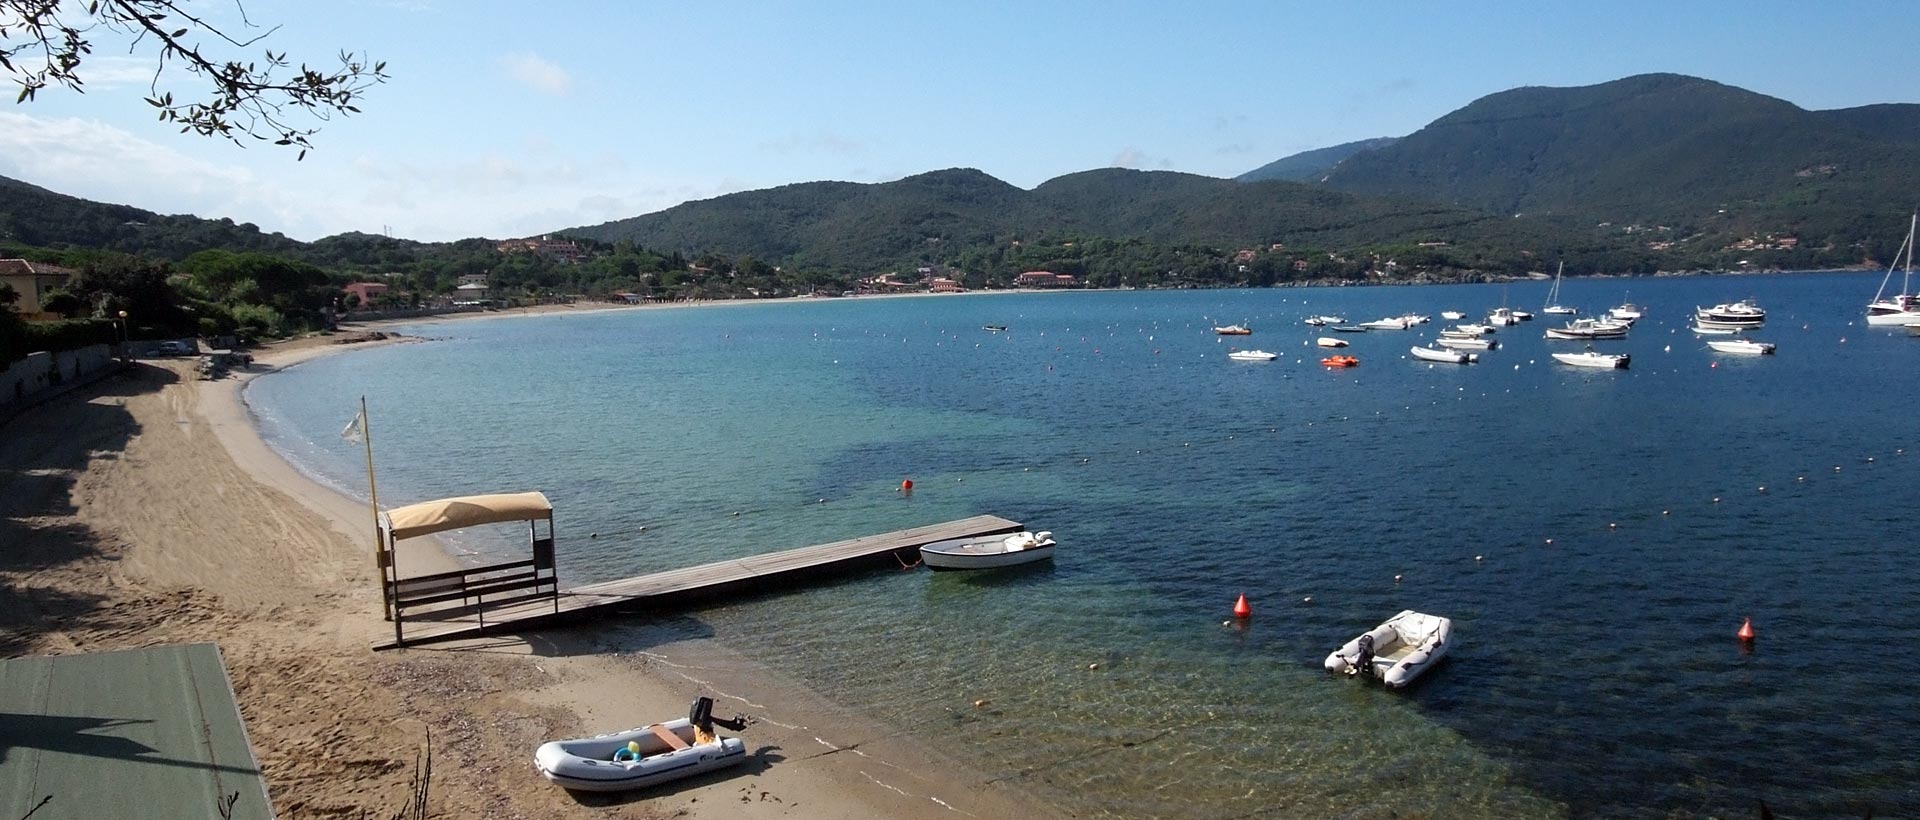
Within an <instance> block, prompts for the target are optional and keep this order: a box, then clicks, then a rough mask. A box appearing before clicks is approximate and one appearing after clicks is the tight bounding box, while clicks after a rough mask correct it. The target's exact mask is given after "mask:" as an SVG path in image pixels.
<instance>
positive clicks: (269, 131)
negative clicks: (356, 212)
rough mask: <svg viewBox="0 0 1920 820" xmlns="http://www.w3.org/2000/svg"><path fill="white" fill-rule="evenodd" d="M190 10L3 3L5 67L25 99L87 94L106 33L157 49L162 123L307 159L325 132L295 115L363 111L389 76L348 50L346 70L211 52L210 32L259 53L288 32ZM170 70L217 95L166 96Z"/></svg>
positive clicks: (0, 33)
mask: <svg viewBox="0 0 1920 820" xmlns="http://www.w3.org/2000/svg"><path fill="white" fill-rule="evenodd" d="M187 5H188V3H186V2H184V0H88V2H86V3H84V4H82V3H78V2H65V1H64V0H0V44H4V45H0V71H4V72H6V73H7V74H10V75H12V78H13V80H14V82H15V83H16V84H17V85H19V86H20V95H19V96H18V97H17V98H16V99H15V102H26V101H28V100H31V99H33V98H34V97H35V96H36V95H37V94H38V93H39V92H40V91H41V89H44V88H46V87H48V86H62V87H65V88H69V89H72V90H74V91H78V92H84V91H85V88H84V85H85V83H84V81H83V75H84V74H85V63H86V60H87V58H88V57H89V56H90V55H91V54H92V53H93V43H92V41H91V39H89V38H92V37H95V36H97V35H100V34H105V35H107V36H108V37H111V38H113V39H114V40H115V41H124V42H125V43H126V48H127V49H128V50H129V51H131V52H134V53H140V52H141V51H142V50H143V49H144V50H146V51H147V52H148V53H154V62H155V66H154V80H153V85H152V96H150V97H148V98H147V103H148V104H149V105H152V106H153V107H154V108H157V109H159V110H160V119H161V121H163V122H169V123H177V124H179V125H180V130H181V131H182V132H183V133H184V132H187V131H192V132H194V133H196V134H199V135H200V136H203V137H210V136H218V137H222V138H225V139H228V140H232V141H233V142H235V143H236V144H244V143H243V141H242V139H243V138H246V139H252V140H261V141H272V142H273V143H274V144H275V145H284V146H290V147H294V148H298V149H299V150H300V158H305V157H306V155H307V151H308V150H309V149H311V148H312V147H313V144H312V143H311V142H309V141H308V137H310V136H312V135H314V134H315V133H317V132H318V131H319V127H318V126H304V125H301V124H296V123H295V122H294V121H293V116H292V115H303V116H305V117H311V118H312V119H315V120H319V121H322V122H324V121H328V120H331V119H332V118H333V117H334V116H345V115H347V114H352V113H357V112H359V110H360V109H359V108H358V107H356V106H355V105H354V103H355V102H357V101H359V100H360V99H361V98H362V97H363V96H364V95H365V94H366V92H367V90H368V89H370V88H372V87H373V86H375V85H378V84H380V83H383V82H385V81H386V80H387V73H386V68H387V65H386V63H384V62H374V63H371V64H370V61H369V60H368V59H367V57H366V55H364V54H356V53H352V52H347V51H342V52H341V53H340V54H339V55H337V56H338V60H339V65H338V66H337V67H332V68H322V67H311V66H308V65H307V64H305V63H302V64H300V66H299V68H297V69H294V68H292V63H291V62H289V61H288V59H287V54H286V52H284V51H283V52H278V53H276V52H274V51H273V50H272V49H265V54H264V57H263V59H262V60H260V61H258V62H256V61H252V60H244V59H241V58H235V59H228V58H227V57H226V56H224V55H220V54H216V53H212V52H206V51H203V50H202V46H201V45H200V43H199V41H198V37H201V36H205V37H210V38H211V39H213V40H214V41H215V42H217V43H221V44H224V45H225V46H228V47H231V48H232V49H235V50H236V51H237V50H242V49H249V48H252V47H253V46H254V45H256V44H258V43H259V42H260V41H262V40H265V39H266V38H267V37H269V36H271V35H272V34H273V32H274V31H276V30H278V28H279V27H278V26H275V27H273V28H269V29H266V30H264V31H260V30H259V28H260V27H259V26H257V25H255V24H254V23H253V22H252V21H250V20H247V19H246V16H245V9H244V8H243V9H242V10H241V19H242V21H243V22H242V26H244V27H245V28H246V29H248V30H249V31H247V32H246V33H244V34H240V33H230V32H229V31H228V30H227V29H226V28H223V27H222V26H219V25H215V24H214V23H211V22H209V21H208V20H206V19H205V18H203V17H201V16H199V15H196V14H195V13H193V12H192V11H189V10H188V9H187V8H186V6H187ZM156 52H157V53H156ZM169 66H177V67H181V68H185V69H186V71H187V72H188V73H189V74H191V75H193V76H195V77H198V78H200V79H201V80H203V81H205V83H206V84H207V85H208V86H211V88H210V89H207V90H208V91H209V93H208V94H207V96H205V97H204V98H202V99H200V100H199V101H176V100H175V99H174V96H173V92H172V91H165V90H161V88H160V87H159V85H160V78H161V76H162V75H163V74H164V72H165V71H166V69H167V68H168V67H169Z"/></svg>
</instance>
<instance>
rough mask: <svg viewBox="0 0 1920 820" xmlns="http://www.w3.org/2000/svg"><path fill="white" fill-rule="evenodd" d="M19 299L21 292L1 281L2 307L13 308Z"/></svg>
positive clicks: (0, 302)
mask: <svg viewBox="0 0 1920 820" xmlns="http://www.w3.org/2000/svg"><path fill="white" fill-rule="evenodd" d="M19 301H20V292H19V291H16V290H14V289H13V286H12V285H9V284H7V283H5V282H0V307H4V308H7V309H8V310H12V309H13V306H14V304H15V303H16V302H19Z"/></svg>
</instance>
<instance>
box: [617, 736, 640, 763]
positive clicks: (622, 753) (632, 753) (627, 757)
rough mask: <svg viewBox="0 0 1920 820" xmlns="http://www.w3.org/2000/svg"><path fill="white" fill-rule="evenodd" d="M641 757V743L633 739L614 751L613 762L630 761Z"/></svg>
mask: <svg viewBox="0 0 1920 820" xmlns="http://www.w3.org/2000/svg"><path fill="white" fill-rule="evenodd" d="M639 759H640V744H639V743H638V742H636V741H632V740H629V741H627V745H626V746H624V747H621V748H619V749H616V750H615V751H614V753H613V762H615V763H626V762H628V761H632V760H639Z"/></svg>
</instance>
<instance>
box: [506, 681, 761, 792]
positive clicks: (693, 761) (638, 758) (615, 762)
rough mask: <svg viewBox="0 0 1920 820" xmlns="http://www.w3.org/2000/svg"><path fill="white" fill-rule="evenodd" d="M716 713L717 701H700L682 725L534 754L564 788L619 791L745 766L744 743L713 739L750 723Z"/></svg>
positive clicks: (560, 744) (559, 744)
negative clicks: (722, 730) (718, 731)
mask: <svg viewBox="0 0 1920 820" xmlns="http://www.w3.org/2000/svg"><path fill="white" fill-rule="evenodd" d="M712 711H713V700H712V699H711V698H700V699H699V700H696V701H694V705H693V713H692V714H690V715H688V716H687V717H685V718H681V719H679V720H672V721H668V722H666V723H656V724H653V725H652V726H642V727H640V728H637V729H628V730H626V731H624V732H612V733H609V734H604V735H595V736H593V737H587V738H579V739H577V740H555V741H551V742H548V743H543V744H541V746H540V748H539V749H537V750H535V751H534V753H533V763H534V765H535V766H538V767H539V768H540V773H541V774H542V775H545V776H546V778H547V779H548V780H551V781H553V782H555V783H558V784H560V785H561V786H564V787H566V788H569V789H573V790H576V791H584V792H619V791H628V790H631V789H644V788H646V787H648V786H655V785H658V784H661V783H666V782H668V781H671V780H679V779H680V778H683V777H691V776H693V775H696V774H701V773H704V772H710V771H713V770H715V769H724V768H727V767H728V766H738V765H740V764H741V763H744V762H746V760H747V744H746V742H745V741H743V740H741V739H740V738H737V737H719V736H717V735H715V734H713V725H715V724H718V725H720V726H724V727H726V728H729V729H733V730H734V731H739V730H740V729H741V728H744V727H745V726H746V722H745V721H744V720H741V719H738V718H736V719H734V720H722V719H720V718H715V717H713V716H712ZM696 726H704V728H705V739H706V740H707V742H704V743H703V742H700V741H701V740H702V738H701V737H700V736H699V734H700V733H697V732H695V731H694V729H695V727H696Z"/></svg>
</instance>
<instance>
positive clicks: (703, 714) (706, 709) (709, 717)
mask: <svg viewBox="0 0 1920 820" xmlns="http://www.w3.org/2000/svg"><path fill="white" fill-rule="evenodd" d="M687 722H688V723H691V724H693V728H694V731H695V732H696V733H697V734H698V735H700V736H702V737H712V736H713V727H715V726H719V727H720V728H722V729H732V730H733V731H736V732H738V731H740V730H741V729H745V728H747V721H746V719H745V718H744V717H742V716H740V715H734V716H733V719H732V720H728V719H726V718H717V717H714V716H713V698H710V697H707V696H705V695H701V696H700V697H697V698H694V699H693V708H692V709H689V710H687Z"/></svg>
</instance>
